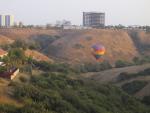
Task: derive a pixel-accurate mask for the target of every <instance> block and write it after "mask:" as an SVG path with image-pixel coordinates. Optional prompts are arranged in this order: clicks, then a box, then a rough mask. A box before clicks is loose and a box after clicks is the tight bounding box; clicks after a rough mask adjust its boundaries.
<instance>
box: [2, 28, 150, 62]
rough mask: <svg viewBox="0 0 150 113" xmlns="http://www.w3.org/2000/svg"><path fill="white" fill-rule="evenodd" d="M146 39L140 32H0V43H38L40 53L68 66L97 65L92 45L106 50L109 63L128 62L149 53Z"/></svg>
mask: <svg viewBox="0 0 150 113" xmlns="http://www.w3.org/2000/svg"><path fill="white" fill-rule="evenodd" d="M1 37H2V38H1ZM149 37H150V35H149V34H146V33H145V32H142V31H130V32H127V31H123V30H101V29H92V30H54V29H49V30H44V29H33V28H32V29H29V28H24V29H0V42H1V40H3V39H5V40H6V39H7V40H8V39H9V40H8V41H7V40H6V42H12V41H13V40H16V39H22V40H26V41H29V42H35V43H38V44H40V46H41V49H40V51H41V52H42V53H45V54H46V55H48V56H50V57H52V58H57V59H61V60H64V61H67V62H71V63H81V62H96V60H95V58H94V57H93V56H92V54H91V46H92V45H93V44H96V43H101V44H103V45H104V46H105V47H106V54H105V56H104V59H106V60H108V61H110V62H111V63H114V62H115V61H116V60H120V59H121V60H127V61H129V60H132V59H133V58H134V57H135V56H139V55H141V53H142V54H148V53H149V48H150V43H149V42H150V41H149V39H150V38H149ZM6 42H5V43H6ZM2 43H3V42H2Z"/></svg>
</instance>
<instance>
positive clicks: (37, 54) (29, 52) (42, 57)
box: [25, 49, 53, 63]
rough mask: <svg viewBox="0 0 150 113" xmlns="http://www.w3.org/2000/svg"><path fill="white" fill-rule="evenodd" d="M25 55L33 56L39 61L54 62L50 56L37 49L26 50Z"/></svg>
mask: <svg viewBox="0 0 150 113" xmlns="http://www.w3.org/2000/svg"><path fill="white" fill-rule="evenodd" d="M25 55H26V56H28V57H32V58H33V59H35V60H37V61H47V62H51V63H52V62H53V60H52V59H50V58H48V57H47V56H46V55H44V54H42V53H40V52H38V51H35V50H29V49H28V50H26V51H25Z"/></svg>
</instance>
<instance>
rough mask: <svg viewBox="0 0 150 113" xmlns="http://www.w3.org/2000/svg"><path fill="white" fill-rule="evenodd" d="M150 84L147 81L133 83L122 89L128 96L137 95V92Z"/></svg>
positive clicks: (125, 85)
mask: <svg viewBox="0 0 150 113" xmlns="http://www.w3.org/2000/svg"><path fill="white" fill-rule="evenodd" d="M147 84H148V82H146V81H133V82H130V83H127V84H124V85H123V86H122V89H123V90H124V91H125V92H127V93H128V94H135V93H136V92H138V91H140V90H141V89H143V88H144V87H145V86H146V85H147Z"/></svg>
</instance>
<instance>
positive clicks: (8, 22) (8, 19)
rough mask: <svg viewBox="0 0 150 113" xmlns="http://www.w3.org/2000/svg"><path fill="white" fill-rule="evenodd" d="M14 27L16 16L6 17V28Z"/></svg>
mask: <svg viewBox="0 0 150 113" xmlns="http://www.w3.org/2000/svg"><path fill="white" fill-rule="evenodd" d="M13 25H14V16H13V15H5V26H6V27H11V26H13Z"/></svg>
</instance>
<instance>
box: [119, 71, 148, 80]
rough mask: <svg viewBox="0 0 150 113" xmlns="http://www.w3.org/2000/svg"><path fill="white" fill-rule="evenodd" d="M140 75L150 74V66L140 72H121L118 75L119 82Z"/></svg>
mask: <svg viewBox="0 0 150 113" xmlns="http://www.w3.org/2000/svg"><path fill="white" fill-rule="evenodd" d="M140 76H150V68H147V69H145V70H143V71H140V72H138V73H127V72H123V73H120V74H119V76H118V77H117V82H121V81H124V80H129V79H132V78H136V77H140Z"/></svg>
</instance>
